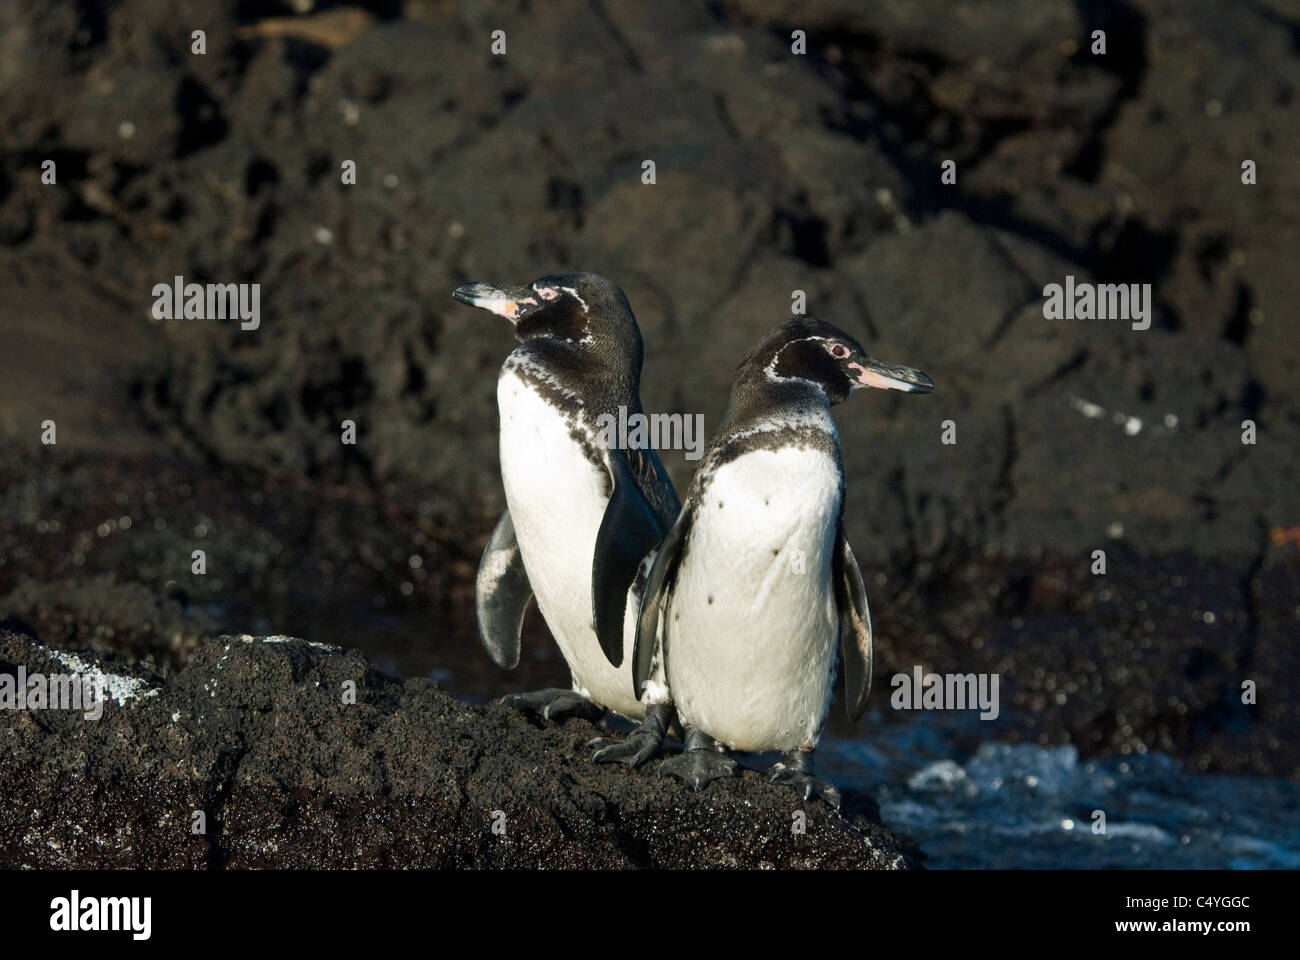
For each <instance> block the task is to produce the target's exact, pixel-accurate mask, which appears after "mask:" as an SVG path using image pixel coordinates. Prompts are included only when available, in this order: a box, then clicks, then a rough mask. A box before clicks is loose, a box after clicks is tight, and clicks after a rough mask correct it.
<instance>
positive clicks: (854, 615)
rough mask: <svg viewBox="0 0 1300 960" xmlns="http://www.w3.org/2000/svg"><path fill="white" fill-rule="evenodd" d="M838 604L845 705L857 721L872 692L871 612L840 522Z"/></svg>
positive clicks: (836, 574) (836, 539)
mask: <svg viewBox="0 0 1300 960" xmlns="http://www.w3.org/2000/svg"><path fill="white" fill-rule="evenodd" d="M834 574H835V604H836V607H837V608H838V610H839V614H840V658H841V659H842V660H843V661H844V707H845V709H846V710H848V713H849V719H850V720H857V719H858V718H859V717H861V716H862V714H863V712H864V711H865V710H866V709H867V696H868V694H870V693H871V655H872V638H871V611H870V609H868V607H867V588H866V586H864V585H863V582H862V571H861V570H859V569H858V561H857V558H856V557H854V556H853V548H852V547H850V546H849V538H848V537H846V536H845V535H844V524H843V523H841V524H840V528H839V533H838V534H837V535H836V538H835V571H834Z"/></svg>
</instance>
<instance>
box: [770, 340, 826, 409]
mask: <svg viewBox="0 0 1300 960" xmlns="http://www.w3.org/2000/svg"><path fill="white" fill-rule="evenodd" d="M805 340H817V341H819V342H825V340H826V338H825V337H800V338H799V339H798V340H791V341H790V342H789V343H787V344H784V345H783V346H782V347H781V349H780V350H778V351H777V352H776V356H774V357H773V358H772V362H771V363H769V364H768V365H767V366H766V367H764V368H763V373H765V374H766V375H767V379H769V380H771V381H772V382H773V383H796V382H797V383H806V384H808V385H809V386H812V387H816V388H817V389H818V390H820V391H821V392H822V395H823V396H824V395H825V394H826V388H825V387H824V386H822V385H821V384H820V383H818V382H817V381H816V380H809V379H808V378H807V377H783V376H781V375H780V374H778V373H777V372H776V363H777V361H778V360H780V359H781V354H782V353H784V352H785V348H786V347H789V346H791V345H793V344H796V343H803V342H804V341H805Z"/></svg>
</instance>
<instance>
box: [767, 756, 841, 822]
mask: <svg viewBox="0 0 1300 960" xmlns="http://www.w3.org/2000/svg"><path fill="white" fill-rule="evenodd" d="M769 774H770V776H771V779H772V782H773V783H780V784H783V785H784V786H788V787H793V788H794V789H795V791H796V792H798V793H802V794H803V798H804V799H805V800H811V799H812V798H813V797H821V799H822V800H824V801H826V802H827V803H829V804H830V805H831V806H832V807H834V808H835V809H836V810H837V811H838V810H839V809H840V792H839V791H838V790H836V789H835V788H834V787H832V786H831V785H830V784H829V783H827V782H826V781H825V780H818V779H817V778H816V777H814V776H813V774H812V755H811V751H803V750H797V751H794V752H792V753H788V754H786V755H785V759H784V760H778V761H777V762H776V763H774V764H772V769H771V770H770V771H769Z"/></svg>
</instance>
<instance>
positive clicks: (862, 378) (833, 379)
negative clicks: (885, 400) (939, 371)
mask: <svg viewBox="0 0 1300 960" xmlns="http://www.w3.org/2000/svg"><path fill="white" fill-rule="evenodd" d="M747 368H748V374H749V376H750V377H752V378H754V379H757V378H758V377H760V376H761V377H762V378H763V380H764V381H766V382H767V383H768V384H774V385H776V386H778V387H790V388H796V389H802V390H809V389H812V390H820V391H821V392H822V393H823V394H825V396H826V399H827V401H828V402H829V403H832V404H834V403H839V402H841V401H842V400H844V399H846V398H847V397H848V395H849V394H850V393H852V392H853V391H854V390H860V389H861V388H863V387H875V388H877V389H880V390H903V391H906V392H908V393H929V392H930V391H931V390H933V389H934V382H933V381H932V380H931V379H930V378H929V377H928V376H926V375H925V374H924V373H922V372H921V371H920V370H914V369H912V368H911V367H905V366H903V365H902V364H898V363H890V362H889V361H887V360H879V359H877V358H876V357H873V356H871V354H869V353H867V351H866V350H864V349H863V348H862V344H860V343H858V341H856V340H854V339H853V338H852V337H851V336H849V335H848V334H847V333H845V332H844V331H843V330H841V329H840V328H839V327H837V326H835V325H834V324H831V323H827V322H826V321H825V320H818V319H817V318H815V317H796V318H795V319H792V320H787V321H786V322H785V323H783V324H781V325H780V326H778V327H776V328H775V329H774V330H772V331H771V332H770V333H769V334H768V335H767V336H766V337H764V338H763V339H762V340H761V341H759V343H758V345H757V346H755V347H754V349H753V350H751V351H750V352H749V355H748V356H746V358H745V359H744V360H743V361H741V365H740V370H739V371H738V376H739V377H744V375H745V373H746V370H747Z"/></svg>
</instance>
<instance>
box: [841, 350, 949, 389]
mask: <svg viewBox="0 0 1300 960" xmlns="http://www.w3.org/2000/svg"><path fill="white" fill-rule="evenodd" d="M846 367H847V369H848V371H849V380H850V381H851V382H852V384H853V389H854V390H859V389H861V388H862V387H875V388H876V389H878V390H902V391H903V392H904V393H929V392H930V391H931V390H933V389H934V381H933V380H931V379H930V378H929V377H927V376H926V375H925V374H924V373H922V372H921V371H920V370H913V369H912V368H911V367H905V366H903V365H902V364H901V363H890V362H889V361H887V360H877V359H876V358H875V357H873V356H870V355H868V354H865V353H864V354H862V362H861V363H859V362H857V361H854V362H853V363H849V364H846Z"/></svg>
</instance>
